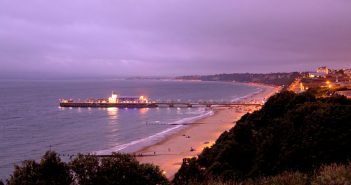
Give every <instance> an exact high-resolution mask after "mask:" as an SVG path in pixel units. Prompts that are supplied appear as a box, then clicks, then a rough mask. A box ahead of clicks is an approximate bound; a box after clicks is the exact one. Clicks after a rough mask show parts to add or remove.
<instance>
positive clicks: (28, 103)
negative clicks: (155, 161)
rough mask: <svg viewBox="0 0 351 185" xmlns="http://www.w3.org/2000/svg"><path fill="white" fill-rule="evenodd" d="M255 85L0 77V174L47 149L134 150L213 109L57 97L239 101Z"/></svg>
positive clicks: (73, 151)
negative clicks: (70, 102)
mask: <svg viewBox="0 0 351 185" xmlns="http://www.w3.org/2000/svg"><path fill="white" fill-rule="evenodd" d="M261 90H262V89H259V88H257V87H253V86H249V85H245V84H242V83H235V82H202V81H175V80H125V79H116V80H55V81H54V80H51V81H49V80H48V81H45V80H40V81H31V80H26V81H24V80H12V81H6V80H2V81H0V179H7V178H9V175H10V174H11V173H12V172H13V170H14V165H19V164H21V161H23V160H28V159H33V160H39V159H40V158H41V156H42V155H43V154H44V153H45V151H47V150H54V151H56V152H57V153H58V154H59V155H60V156H62V157H64V156H66V157H67V156H73V155H75V154H77V153H83V154H88V153H95V154H111V153H112V152H128V153H131V152H136V151H137V150H140V149H142V148H143V147H146V146H149V145H152V144H155V143H157V142H159V141H160V140H162V139H163V138H165V137H167V136H168V135H170V134H172V133H174V132H177V131H179V130H181V129H182V128H184V127H186V124H188V123H191V122H193V121H195V120H197V119H200V118H203V117H206V116H210V115H212V114H213V113H212V111H211V109H208V108H204V107H198V108H142V109H137V108H129V109H126V108H61V107H59V99H61V98H72V99H76V100H85V99H88V98H107V97H109V96H110V95H111V92H112V91H115V92H117V93H118V95H120V96H141V95H143V96H145V97H148V98H149V99H150V100H154V101H239V100H240V99H241V98H243V97H247V96H250V95H252V94H255V93H258V92H259V91H261Z"/></svg>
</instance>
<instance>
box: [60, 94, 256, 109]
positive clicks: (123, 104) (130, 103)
mask: <svg viewBox="0 0 351 185" xmlns="http://www.w3.org/2000/svg"><path fill="white" fill-rule="evenodd" d="M213 106H216V107H234V106H256V107H259V106H262V104H259V103H242V102H232V101H180V100H179V101H150V100H148V98H146V97H145V96H140V97H119V96H118V95H117V94H116V93H115V92H112V95H111V97H109V98H107V99H103V98H102V99H88V100H86V101H83V102H81V101H74V100H72V99H60V107H87V108H89V107H92V108H94V107H97V108H99V107H101V108H108V107H117V108H163V107H168V108H181V107H187V108H192V107H209V108H210V107H213Z"/></svg>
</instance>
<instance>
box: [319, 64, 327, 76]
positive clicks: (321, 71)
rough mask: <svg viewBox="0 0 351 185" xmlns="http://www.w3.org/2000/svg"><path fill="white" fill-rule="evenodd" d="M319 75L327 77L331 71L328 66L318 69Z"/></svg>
mask: <svg viewBox="0 0 351 185" xmlns="http://www.w3.org/2000/svg"><path fill="white" fill-rule="evenodd" d="M317 73H322V74H326V75H327V74H328V73H329V69H328V67H327V66H322V67H319V68H317Z"/></svg>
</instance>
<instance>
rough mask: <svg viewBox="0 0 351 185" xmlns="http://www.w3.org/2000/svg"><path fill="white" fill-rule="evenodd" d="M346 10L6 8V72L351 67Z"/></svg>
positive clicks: (5, 3)
mask: <svg viewBox="0 0 351 185" xmlns="http://www.w3.org/2000/svg"><path fill="white" fill-rule="evenodd" d="M350 22H351V2H350V1H346V0H320V1H314V0H304V1H300V0H298V1H296V0H295V1H293V0H288V1H279V0H228V1H221V2H218V1H211V0H193V1H185V0H167V1H164V0H150V1H142V0H140V1H112V0H108V1H98V0H74V1H72V0H62V1H55V2H52V1H51V2H50V1H45V0H33V1H19V0H1V1H0V25H1V27H0V41H1V42H0V72H3V73H4V72H6V73H11V72H13V73H16V74H17V73H28V74H31V73H37V74H38V73H43V74H44V73H45V74H46V73H55V74H58V75H73V74H76V73H79V74H82V75H84V74H85V75H118V76H123V75H128V76H132V75H182V74H194V73H196V74H206V73H221V72H271V71H292V70H307V69H313V68H315V67H316V66H319V65H329V66H331V67H351V66H350V64H351V62H350V59H351V54H350V51H351V35H350V34H349V33H351V24H349V23H350Z"/></svg>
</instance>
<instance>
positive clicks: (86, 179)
mask: <svg viewBox="0 0 351 185" xmlns="http://www.w3.org/2000/svg"><path fill="white" fill-rule="evenodd" d="M70 168H71V169H72V171H73V173H74V177H75V181H76V182H77V183H78V184H80V185H93V184H105V185H109V184H111V185H112V184H113V185H118V184H121V185H122V184H135V185H138V184H140V185H141V184H145V185H147V184H150V185H151V184H152V185H154V184H168V181H167V179H166V178H165V176H164V175H163V174H162V172H161V171H160V169H159V168H158V167H156V166H154V165H151V164H139V162H138V161H137V160H136V159H135V158H134V157H132V156H130V155H128V154H119V153H114V154H113V155H112V156H111V157H103V158H99V157H97V156H94V155H78V157H76V158H75V159H74V160H73V161H72V162H71V163H70Z"/></svg>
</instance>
